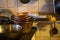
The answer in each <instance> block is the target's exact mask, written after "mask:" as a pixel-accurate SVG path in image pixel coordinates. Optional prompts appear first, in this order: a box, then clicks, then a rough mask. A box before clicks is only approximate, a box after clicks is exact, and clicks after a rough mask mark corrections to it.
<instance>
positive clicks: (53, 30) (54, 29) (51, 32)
mask: <svg viewBox="0 0 60 40" xmlns="http://www.w3.org/2000/svg"><path fill="white" fill-rule="evenodd" d="M52 24H53V25H51V26H52V27H51V29H50V35H51V36H53V35H55V34H58V30H57V28H56V24H55V22H53V23H52Z"/></svg>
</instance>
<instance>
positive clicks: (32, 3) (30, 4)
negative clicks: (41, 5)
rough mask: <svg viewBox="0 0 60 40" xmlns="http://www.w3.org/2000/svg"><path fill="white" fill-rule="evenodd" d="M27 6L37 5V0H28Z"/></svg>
mask: <svg viewBox="0 0 60 40" xmlns="http://www.w3.org/2000/svg"><path fill="white" fill-rule="evenodd" d="M28 6H38V0H30V2H29V3H28Z"/></svg>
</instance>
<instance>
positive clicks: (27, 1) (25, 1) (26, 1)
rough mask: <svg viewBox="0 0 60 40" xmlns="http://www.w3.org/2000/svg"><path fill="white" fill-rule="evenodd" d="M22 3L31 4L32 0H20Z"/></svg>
mask: <svg viewBox="0 0 60 40" xmlns="http://www.w3.org/2000/svg"><path fill="white" fill-rule="evenodd" d="M20 2H21V3H23V4H27V3H29V2H30V0H20Z"/></svg>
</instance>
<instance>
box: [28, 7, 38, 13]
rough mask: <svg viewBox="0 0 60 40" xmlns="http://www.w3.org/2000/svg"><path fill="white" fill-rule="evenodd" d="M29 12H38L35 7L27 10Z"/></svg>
mask: <svg viewBox="0 0 60 40" xmlns="http://www.w3.org/2000/svg"><path fill="white" fill-rule="evenodd" d="M28 11H29V12H38V7H37V6H31V7H29V9H28Z"/></svg>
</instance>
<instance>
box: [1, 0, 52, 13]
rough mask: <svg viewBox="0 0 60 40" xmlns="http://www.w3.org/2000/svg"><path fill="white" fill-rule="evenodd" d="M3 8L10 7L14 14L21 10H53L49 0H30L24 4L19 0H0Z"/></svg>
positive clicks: (33, 11)
mask: <svg viewBox="0 0 60 40" xmlns="http://www.w3.org/2000/svg"><path fill="white" fill-rule="evenodd" d="M0 7H1V8H9V9H10V10H11V11H12V12H13V13H14V14H16V13H18V12H19V13H21V12H30V13H35V12H40V13H41V12H52V11H50V10H49V9H50V8H52V6H49V0H30V2H29V3H28V4H22V3H21V2H20V1H19V0H0Z"/></svg>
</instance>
